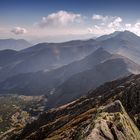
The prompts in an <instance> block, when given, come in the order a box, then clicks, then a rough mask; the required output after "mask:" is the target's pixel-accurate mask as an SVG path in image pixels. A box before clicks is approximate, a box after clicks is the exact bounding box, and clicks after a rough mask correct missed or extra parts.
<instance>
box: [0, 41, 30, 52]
mask: <svg viewBox="0 0 140 140" xmlns="http://www.w3.org/2000/svg"><path fill="white" fill-rule="evenodd" d="M30 46H32V45H31V44H30V43H29V42H27V41H26V40H24V39H0V50H4V49H12V50H22V49H25V48H28V47H30Z"/></svg>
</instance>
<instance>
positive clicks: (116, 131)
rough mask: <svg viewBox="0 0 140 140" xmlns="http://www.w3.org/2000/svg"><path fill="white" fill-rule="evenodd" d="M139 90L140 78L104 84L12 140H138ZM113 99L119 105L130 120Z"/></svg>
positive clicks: (42, 116) (43, 118)
mask: <svg viewBox="0 0 140 140" xmlns="http://www.w3.org/2000/svg"><path fill="white" fill-rule="evenodd" d="M139 89H140V75H131V76H129V77H126V78H123V79H119V80H115V81H112V82H108V83H105V84H104V85H102V86H100V87H99V88H97V89H96V90H93V91H91V92H89V93H88V95H87V96H83V97H82V98H80V99H78V100H75V101H74V102H71V103H69V104H66V105H64V106H61V107H59V108H55V109H52V110H50V111H48V112H46V113H43V114H41V115H40V117H39V118H38V120H36V121H34V122H32V123H31V124H28V125H27V126H26V127H25V128H24V129H23V131H21V132H20V133H19V134H16V135H14V136H13V137H12V139H15V140H19V139H20V140H22V139H28V140H29V139H30V140H32V139H34V140H43V139H45V138H47V139H51V140H55V139H73V140H75V139H82V138H84V137H86V138H87V139H91V138H92V137H93V136H96V138H101V137H102V138H104V139H106V137H109V139H110V140H113V139H116V140H120V139H123V138H124V139H126V140H129V139H132V140H133V139H136V140H139V139H140V132H139V130H138V129H137V128H136V126H135V125H134V123H133V122H132V120H133V121H134V122H135V124H136V125H137V126H138V128H140V123H139V122H140V118H139V113H140V101H139V95H140V92H139ZM116 100H120V101H121V102H122V105H123V106H124V108H125V110H126V112H127V113H128V114H129V115H130V117H131V119H132V120H131V119H130V118H129V117H128V115H127V114H126V112H125V111H124V108H123V107H122V105H121V103H120V102H118V101H116ZM102 106H105V107H102ZM112 123H113V124H112ZM99 124H100V125H99ZM33 132H34V133H33ZM99 132H102V133H101V135H100V133H99ZM120 133H121V134H120ZM25 137H26V138H25Z"/></svg>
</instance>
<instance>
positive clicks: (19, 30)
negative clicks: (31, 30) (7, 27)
mask: <svg viewBox="0 0 140 140" xmlns="http://www.w3.org/2000/svg"><path fill="white" fill-rule="evenodd" d="M11 32H12V33H14V34H15V35H20V34H25V33H27V30H26V29H25V28H21V27H14V28H13V29H12V30H11Z"/></svg>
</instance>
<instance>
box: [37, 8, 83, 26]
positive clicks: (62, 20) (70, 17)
mask: <svg viewBox="0 0 140 140" xmlns="http://www.w3.org/2000/svg"><path fill="white" fill-rule="evenodd" d="M81 20H82V17H81V15H80V14H75V13H72V12H67V11H58V12H57V13H52V14H50V15H48V16H47V17H43V18H42V21H41V22H40V23H38V25H39V26H40V27H48V26H54V27H59V26H67V25H70V24H73V23H78V22H80V21H81Z"/></svg>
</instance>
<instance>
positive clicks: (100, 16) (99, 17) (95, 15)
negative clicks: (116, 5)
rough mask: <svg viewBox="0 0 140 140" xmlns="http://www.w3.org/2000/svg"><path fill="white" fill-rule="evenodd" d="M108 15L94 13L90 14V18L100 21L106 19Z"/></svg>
mask: <svg viewBox="0 0 140 140" xmlns="http://www.w3.org/2000/svg"><path fill="white" fill-rule="evenodd" d="M108 18H109V17H108V16H103V15H97V14H94V15H93V16H92V19H93V20H102V21H106V20H108Z"/></svg>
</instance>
